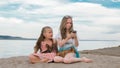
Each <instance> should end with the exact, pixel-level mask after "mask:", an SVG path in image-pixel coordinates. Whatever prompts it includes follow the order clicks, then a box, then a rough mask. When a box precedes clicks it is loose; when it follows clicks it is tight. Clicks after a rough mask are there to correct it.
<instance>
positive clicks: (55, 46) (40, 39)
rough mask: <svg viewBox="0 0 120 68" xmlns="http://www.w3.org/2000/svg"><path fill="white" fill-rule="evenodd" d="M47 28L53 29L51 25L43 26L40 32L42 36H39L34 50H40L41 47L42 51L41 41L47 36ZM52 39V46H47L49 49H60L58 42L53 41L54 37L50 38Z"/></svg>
mask: <svg viewBox="0 0 120 68" xmlns="http://www.w3.org/2000/svg"><path fill="white" fill-rule="evenodd" d="M46 29H52V28H51V27H49V26H45V27H43V28H42V31H41V34H40V37H39V38H38V40H37V42H36V45H35V47H34V50H37V51H38V50H39V49H40V51H42V49H41V42H42V41H44V39H45V36H44V35H43V34H44V32H45V31H46ZM50 40H51V41H52V47H49V46H47V45H46V46H47V48H48V49H50V50H51V51H56V52H57V51H58V50H57V42H56V43H53V39H50Z"/></svg>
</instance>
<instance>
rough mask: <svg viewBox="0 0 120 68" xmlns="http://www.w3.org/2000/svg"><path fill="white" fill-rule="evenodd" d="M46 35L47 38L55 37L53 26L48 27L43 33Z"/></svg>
mask: <svg viewBox="0 0 120 68" xmlns="http://www.w3.org/2000/svg"><path fill="white" fill-rule="evenodd" d="M43 35H44V37H45V38H47V39H52V37H53V31H52V29H51V28H46V29H45V31H44V33H43Z"/></svg>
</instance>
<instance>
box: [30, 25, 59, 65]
mask: <svg viewBox="0 0 120 68" xmlns="http://www.w3.org/2000/svg"><path fill="white" fill-rule="evenodd" d="M52 37H53V32H52V28H51V27H49V26H45V27H43V29H42V31H41V35H40V37H39V38H38V40H37V42H36V45H35V47H34V53H33V54H31V55H30V56H29V59H30V62H31V63H36V62H52V61H53V59H54V57H55V56H56V52H57V43H56V41H55V40H54V39H53V38H52ZM39 50H40V53H37V52H38V51H39Z"/></svg>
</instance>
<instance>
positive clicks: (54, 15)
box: [0, 0, 120, 39]
mask: <svg viewBox="0 0 120 68" xmlns="http://www.w3.org/2000/svg"><path fill="white" fill-rule="evenodd" d="M62 1H63V2H62ZM62 1H61V0H56V1H51V0H35V1H33V0H11V1H2V3H0V4H1V5H2V6H3V7H6V8H9V9H8V11H6V10H4V11H3V9H2V7H1V8H0V9H1V10H2V11H0V21H1V22H0V28H1V29H0V34H8V35H17V36H23V37H38V35H39V33H40V30H41V28H42V27H43V26H46V25H49V26H51V27H52V28H53V30H54V34H56V33H57V32H58V29H59V25H60V22H61V19H62V17H63V16H64V15H71V16H73V20H74V28H75V29H76V30H77V32H78V36H79V37H80V39H119V35H120V30H119V29H120V27H119V26H120V23H119V22H120V20H119V18H120V9H117V8H116V9H111V8H107V7H104V6H103V5H101V4H97V3H96V4H95V3H85V2H70V1H69V0H67V1H64V0H62ZM8 5H10V7H9V6H8ZM12 6H15V7H12ZM3 28H4V29H5V31H3V30H2V29H3Z"/></svg>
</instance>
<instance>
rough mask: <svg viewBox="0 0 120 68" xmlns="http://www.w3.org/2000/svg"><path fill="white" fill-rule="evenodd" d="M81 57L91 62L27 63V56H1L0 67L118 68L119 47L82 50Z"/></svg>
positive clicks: (119, 60) (119, 62)
mask: <svg viewBox="0 0 120 68" xmlns="http://www.w3.org/2000/svg"><path fill="white" fill-rule="evenodd" d="M80 53H81V54H80V55H81V57H83V56H85V57H87V58H90V59H93V62H92V63H84V62H77V63H72V64H64V63H36V64H31V63H29V59H28V56H18V57H11V58H1V59H0V68H120V47H119V46H118V47H111V48H103V49H96V50H84V51H81V52H80Z"/></svg>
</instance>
